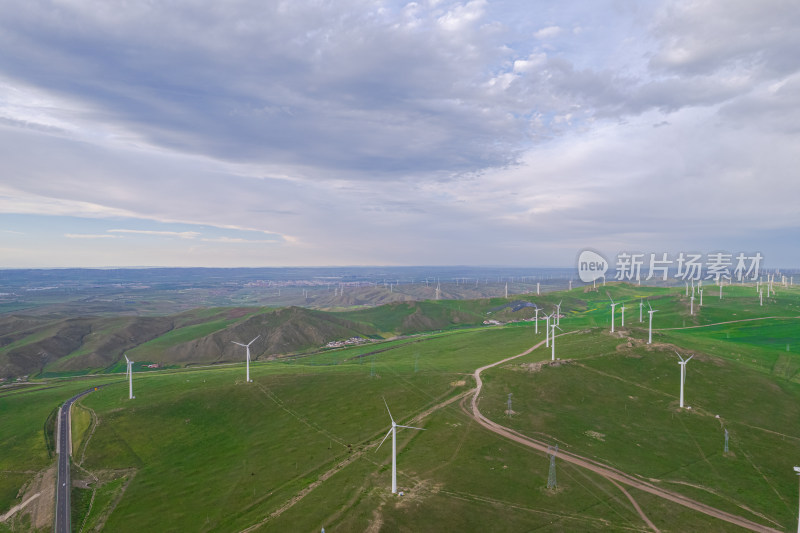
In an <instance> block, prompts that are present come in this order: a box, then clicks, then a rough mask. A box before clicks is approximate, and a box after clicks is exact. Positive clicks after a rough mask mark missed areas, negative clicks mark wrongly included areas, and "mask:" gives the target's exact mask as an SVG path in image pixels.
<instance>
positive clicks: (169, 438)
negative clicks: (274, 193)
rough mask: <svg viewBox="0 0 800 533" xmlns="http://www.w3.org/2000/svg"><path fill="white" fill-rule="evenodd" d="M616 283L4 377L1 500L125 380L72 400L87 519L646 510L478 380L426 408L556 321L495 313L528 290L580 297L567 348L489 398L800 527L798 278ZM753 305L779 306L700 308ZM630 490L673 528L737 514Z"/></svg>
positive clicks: (143, 524)
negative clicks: (67, 412)
mask: <svg viewBox="0 0 800 533" xmlns="http://www.w3.org/2000/svg"><path fill="white" fill-rule="evenodd" d="M598 289H599V290H598V291H591V290H586V289H583V288H576V289H574V290H572V291H563V292H559V293H550V294H547V295H542V296H535V295H522V296H519V297H514V298H509V299H508V300H507V299H504V298H497V299H485V300H475V301H458V302H451V301H439V302H426V303H422V304H417V303H414V304H408V303H395V304H391V305H390V306H385V307H386V308H374V309H365V310H359V311H348V312H346V313H341V314H339V317H340V319H341V320H342V321H346V323H362V324H366V325H370V326H372V327H373V328H374V329H375V330H376V331H380V332H383V333H388V332H394V333H396V332H398V331H402V332H404V333H406V334H408V333H414V332H421V331H422V329H415V328H422V327H423V325H424V324H425V323H427V324H428V326H431V329H435V330H439V329H446V331H437V332H435V333H433V334H422V335H414V336H408V337H403V338H398V339H394V340H389V341H385V342H375V343H368V344H364V345H359V346H354V347H349V348H342V349H335V350H322V351H316V352H314V353H311V354H308V355H303V356H294V357H291V358H278V359H275V360H269V361H264V360H262V361H256V362H254V363H253V364H252V365H251V377H252V378H253V379H254V382H253V383H249V384H248V383H245V382H244V369H243V364H241V363H238V364H234V365H227V366H214V367H208V368H189V369H174V370H167V371H159V372H148V373H136V374H135V376H134V390H135V394H136V399H135V400H128V399H127V384H126V383H125V382H124V381H123V380H121V379H120V377H119V376H108V377H102V376H97V377H93V378H91V379H92V380H94V381H87V380H77V381H76V380H59V381H51V382H49V383H48V384H47V385H42V386H37V387H30V388H28V389H16V390H14V391H10V392H6V393H2V392H0V418H2V420H3V424H0V449H2V450H3V453H2V454H0V512H4V511H5V509H8V508H9V507H11V506H12V505H14V504H15V503H19V497H20V495H18V491H19V488H20V487H21V486H22V485H23V484H24V483H25V482H26V480H27V479H28V478H29V477H30V474H12V472H35V471H39V470H41V469H43V468H45V467H47V465H48V464H50V463H51V461H52V460H53V459H52V458H51V456H50V454H49V453H48V450H47V445H46V441H45V438H44V430H43V425H44V424H45V421H46V420H47V418H48V415H49V414H50V413H51V412H52V410H53V408H54V407H57V406H58V405H59V404H60V403H61V402H63V400H65V399H66V398H68V397H69V396H71V395H72V394H74V392H77V391H80V390H85V389H86V388H87V385H88V384H92V385H93V384H95V381H96V382H97V383H101V382H102V381H103V380H107V383H108V385H107V386H106V387H103V388H101V389H100V390H98V391H96V392H93V393H91V394H89V395H88V396H85V397H84V398H82V399H81V400H80V402H79V404H80V405H81V406H83V408H86V409H91V410H93V411H94V412H95V413H96V415H97V417H98V419H99V420H100V423H99V424H98V425H97V426H96V427H95V428H94V432H93V433H92V434H91V438H90V439H88V441H87V440H86V438H85V436H86V435H88V433H89V432H88V431H86V428H89V426H90V419H87V418H86V417H85V416H83V415H82V414H80V415H78V416H77V417H74V418H73V424H74V425H75V426H74V427H75V429H74V430H73V432H74V435H75V433H80V434H81V435H82V436H81V437H78V436H75V437H74V438H76V439H80V440H81V441H82V442H83V443H84V444H85V455H83V463H82V465H81V466H82V468H83V469H85V470H86V471H88V472H90V473H93V475H95V477H97V481H96V482H93V483H92V484H91V486H90V487H91V489H90V491H94V500H93V503H92V505H91V508H89V507H88V504H87V505H85V506H84V508H83V509H84V510H83V513H82V514H83V516H78V517H76V520H75V521H76V522H80V523H83V522H84V521H85V524H86V530H88V529H89V528H93V527H98V526H102V527H103V528H104V529H105V530H108V531H143V530H147V529H150V530H164V529H165V528H166V529H172V530H183V531H242V530H244V529H246V528H248V527H250V526H257V527H256V529H255V530H257V531H312V530H317V531H318V530H319V528H321V527H323V526H324V527H325V529H326V531H363V530H367V529H368V528H369V527H370V525H372V526H373V527H376V526H379V527H376V529H374V530H375V531H443V530H454V531H455V530H461V531H530V530H537V531H643V530H646V526H645V523H644V522H643V521H642V519H641V518H640V516H639V515H638V513H637V512H636V511H635V509H634V508H633V506H632V505H631V503H630V502H629V500H628V499H627V497H626V496H625V495H624V494H623V493H622V492H621V491H620V490H619V489H618V488H617V487H615V486H614V485H613V484H612V483H610V482H609V481H608V480H607V479H606V478H603V477H602V476H600V475H597V474H594V473H591V472H589V471H586V470H583V469H581V468H578V467H576V466H572V465H570V464H569V463H566V462H563V461H557V473H558V490H555V491H550V490H547V489H546V484H547V478H548V473H549V460H548V458H547V457H546V456H545V455H544V454H542V453H540V452H536V451H533V450H531V449H530V448H527V447H525V446H522V445H520V444H516V443H513V442H511V441H508V440H506V439H504V438H502V437H499V436H497V435H495V434H493V433H491V432H489V431H488V430H486V429H484V428H482V427H481V426H479V425H478V424H477V423H476V422H474V421H473V419H472V418H471V417H470V416H469V415H468V413H466V412H465V411H464V410H463V409H462V408H461V407H460V405H459V401H455V402H452V403H449V404H448V405H446V406H444V407H441V408H437V409H435V410H433V411H431V412H430V413H429V414H428V415H427V416H425V417H424V418H422V419H420V420H414V417H415V416H416V415H419V414H420V413H423V412H426V411H428V410H430V409H432V408H434V407H436V406H439V405H440V404H441V403H442V402H445V401H446V400H448V399H450V398H453V397H454V396H456V395H459V394H461V393H463V392H466V391H468V390H469V389H470V388H471V387H473V386H474V381H473V378H472V372H473V371H474V370H475V369H476V368H478V367H480V366H483V365H485V364H489V363H492V362H495V361H498V360H500V359H503V358H505V357H508V356H511V355H515V354H518V353H521V352H522V351H524V350H526V349H527V348H529V347H531V346H532V345H534V344H535V343H537V342H538V341H540V340H543V339H544V323H543V322H542V323H540V325H539V334H538V336H537V335H535V334H534V325H533V323H531V322H520V323H517V324H509V325H507V326H503V327H483V326H479V325H478V324H480V323H481V322H482V321H483V320H484V319H485V318H486V317H493V318H496V319H497V320H501V321H506V320H517V319H519V318H528V317H530V316H533V309H532V308H523V309H521V310H520V311H517V312H512V311H510V310H509V309H497V308H498V307H500V306H501V305H503V304H505V303H508V302H509V301H510V300H514V299H524V300H527V301H531V302H534V303H536V304H537V305H538V306H539V307H541V308H543V309H544V310H545V311H546V312H548V313H549V312H551V311H552V309H553V306H554V305H555V304H557V303H559V302H562V314H563V315H564V316H563V318H562V319H561V325H560V327H561V328H562V330H563V331H564V332H566V333H568V334H566V335H563V336H560V337H558V339H557V340H556V357H558V358H559V359H561V360H562V361H560V362H559V363H560V364H558V365H552V366H551V365H540V366H538V367H535V368H532V367H531V365H533V364H534V363H539V362H542V361H549V359H550V353H551V352H550V349H549V348H544V347H541V348H539V349H537V350H535V351H533V352H532V353H530V354H529V355H526V356H524V357H521V358H519V359H516V360H514V361H511V362H508V363H505V364H503V365H500V366H498V367H495V368H492V369H490V370H487V371H486V372H484V374H483V380H484V390H483V393H482V395H481V400H480V407H481V410H482V412H483V413H484V414H485V415H486V416H487V417H488V418H490V419H492V420H495V421H497V422H499V423H501V424H503V425H506V426H508V427H510V428H513V429H515V430H517V431H519V432H521V433H523V434H525V435H528V436H530V437H533V438H536V439H539V440H542V441H544V442H547V443H550V444H556V443H557V444H558V445H559V447H560V449H562V450H567V451H569V452H572V453H576V454H579V455H583V456H586V457H588V458H591V459H594V460H596V461H598V462H601V463H603V464H606V465H609V466H611V467H614V468H618V469H620V470H622V471H624V472H627V473H629V474H632V475H635V476H639V477H641V478H642V479H647V480H650V481H652V482H653V483H654V484H657V485H659V486H661V487H663V488H665V489H668V490H672V491H676V492H679V493H681V494H684V495H686V496H690V497H692V498H695V499H697V500H698V501H700V502H703V503H706V504H708V505H711V506H714V507H717V508H719V509H722V510H725V511H728V512H731V513H734V514H737V515H740V516H743V517H746V518H748V519H750V520H753V521H756V522H759V523H763V524H765V525H768V526H771V527H775V528H777V529H784V530H791V529H792V528H793V527H795V526H796V520H797V515H796V504H797V479H796V476H794V475H793V472H792V471H791V467H792V466H794V465H796V464H798V463H800V451H798V450H800V429H798V425H797V422H798V420H800V382H799V381H798V369H800V354H798V351H797V349H796V346H800V320H798V319H795V318H794V317H797V316H798V315H800V307H798V306H800V291H796V290H792V289H783V290H781V289H780V288H777V287H776V291H777V292H778V294H777V295H776V297H774V298H770V299H769V300H766V299H765V305H764V306H763V307H762V306H759V305H758V300H757V296H756V297H754V296H753V295H754V294H755V291H754V289H753V288H752V287H738V286H731V287H728V286H726V287H724V295H725V297H724V298H723V299H722V300H719V298H718V293H715V292H714V288H712V287H708V288H707V289H706V290H708V292H707V293H705V294H704V306H703V307H702V308H700V309H698V308H697V306H696V309H695V314H694V315H690V314H689V309H688V301H687V299H686V297H685V295H684V292H683V289H682V288H681V289H680V290H676V289H667V288H652V287H638V286H634V285H628V284H610V283H609V284H608V285H607V286H606V287H598ZM606 291H608V292H609V293H610V294H611V296H612V297H613V298H614V300H615V301H617V302H624V303H625V306H626V315H625V318H626V327H625V328H621V322H620V312H621V311H620V307H619V306H618V307H617V315H616V329H617V331H616V332H615V334H613V335H612V334H611V333H610V331H609V329H610V308H609V305H608V304H609V302H608V296H607V294H606ZM712 294H716V295H717V296H712ZM640 299H645V301H649V302H650V304H651V305H652V306H653V308H654V309H657V310H658V312H657V313H656V314H655V315H654V328H655V330H656V331H654V344H652V345H647V344H646V340H647V329H646V326H647V314H646V313H645V315H644V320H645V321H644V323H640V322H639V320H638V318H639V316H638V315H639V309H638V305H639V301H640ZM695 304H698V301H695ZM420 309H421V310H422V311H420ZM646 309H647V304H646V303H645V310H646ZM246 313H247V315H248V317H250V319H252V318H253V317H257V316H258V313H257V312H255V311H254V312H252V313H251V312H250V311H247V312H246ZM415 314H416V316H415ZM540 316H541V312H540ZM409 317H413V318H409ZM765 317H780V318H765ZM454 318H457V319H458V320H459V321H460V322H459V324H458V326H457V327H455V328H454V327H453V319H454ZM753 318H757V319H760V318H765V319H764V320H754V321H748V322H732V323H730V324H722V325H713V326H707V327H693V328H691V327H689V326H706V325H708V324H714V323H717V322H728V321H737V320H748V319H753ZM237 319H238V317H229V316H226V315H225V314H224V313H221V312H219V311H213V312H208V314H205V315H204V314H203V313H201V312H198V313H197V314H196V315H194V316H192V317H190V318H189V317H188V315H187V319H186V321H185V322H184V323H182V324H181V327H179V328H176V329H173V330H172V331H171V332H170V333H168V334H166V335H164V336H161V337H158V338H156V339H154V340H152V341H150V342H148V343H145V344H142V345H141V346H140V347H139V348H136V350H141V352H139V353H138V357H140V358H141V359H145V358H146V356H145V354H152V357H151V359H152V360H158V359H157V356H158V352H159V350H164V349H167V348H168V347H170V346H175V345H176V344H180V343H184V342H187V340H192V339H196V338H198V337H200V336H205V335H208V334H209V333H211V334H213V333H214V332H219V331H223V330H226V329H229V328H231V327H233V326H234V325H235V324H237V323H239V322H237ZM246 320H247V319H245V322H246ZM426 321H427V322H426ZM337 323H345V322H337ZM398 324H399V325H400V326H398ZM440 324H445V325H448V326H447V327H446V328H445V327H442V328H440V327H438V326H439V325H440ZM404 328H405V329H404ZM671 328H681V329H671ZM683 328H686V329H683ZM246 333H248V334H249V333H250V332H249V331H248V332H246ZM159 343H160V344H159ZM787 346H788V348H787ZM673 349H678V350H680V351H681V353H684V354H686V353H692V354H695V357H694V358H693V359H692V361H691V362H690V363H689V365H688V366H687V380H686V402H687V405H689V406H691V407H692V409H690V410H688V409H683V410H682V409H679V408H678V392H679V366H678V364H677V361H678V358H677V356H676V355H675V353H674V351H673ZM509 393H513V397H512V401H513V410H514V413H512V414H511V416H509V415H508V414H507V413H506V408H507V406H506V401H507V398H508V394H509ZM382 398H385V400H386V402H387V403H388V405H389V407H390V409H391V411H392V415H393V416H394V418H395V420H396V421H397V422H398V423H399V424H410V425H414V426H418V427H421V428H423V429H424V430H425V431H415V430H410V429H402V430H399V432H398V483H399V486H400V490H402V491H404V492H405V495H404V496H402V497H401V496H393V495H391V494H390V493H389V484H390V475H391V470H390V468H391V467H390V457H391V443H390V442H388V441H387V442H385V443H384V444H383V446H382V447H381V448H380V449H379V450H377V451H376V450H375V448H376V446H377V444H378V443H379V442H380V441H381V439H382V438H383V437H384V435H385V433H386V431H387V429H388V428H389V418H388V414H387V413H386V408H385V406H384V403H383V399H382ZM80 409H81V407H79V408H78V410H80ZM78 412H81V413H88V411H78ZM717 415H719V418H717ZM724 429H728V431H729V433H730V452H728V453H727V454H726V453H723V443H724ZM4 472H8V473H4ZM26 475H27V476H28V478H26ZM628 491H629V492H630V494H631V495H632V496H633V497H634V498H635V499H636V501H637V502H638V503H639V505H640V506H641V507H642V509H643V510H644V512H645V513H646V514H647V515H648V517H649V518H650V519H651V520H652V521H653V522H654V523H655V524H656V526H657V527H659V529H661V530H662V531H698V530H703V531H735V530H737V529H738V528H736V527H735V526H732V525H730V524H727V523H725V522H721V521H719V520H716V519H712V518H710V517H708V516H706V515H703V514H701V513H699V512H695V511H691V510H689V509H687V508H684V507H682V506H680V505H677V504H674V503H670V502H667V501H665V500H662V499H660V498H657V497H656V496H653V495H650V494H647V493H644V492H641V491H637V490H636V489H632V488H629V489H628ZM84 496H86V497H87V498H88V499H89V500H90V499H91V496H90V495H89V492H87V493H85V494H84ZM84 499H86V498H84ZM78 514H79V515H80V514H81V513H78Z"/></svg>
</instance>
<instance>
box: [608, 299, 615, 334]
mask: <svg viewBox="0 0 800 533" xmlns="http://www.w3.org/2000/svg"><path fill="white" fill-rule="evenodd" d="M606 294H608V299H609V300H611V333H614V309H615V308H616V307H617V304H616V302H614V299H613V298H612V297H611V294H609V292H608V291H606Z"/></svg>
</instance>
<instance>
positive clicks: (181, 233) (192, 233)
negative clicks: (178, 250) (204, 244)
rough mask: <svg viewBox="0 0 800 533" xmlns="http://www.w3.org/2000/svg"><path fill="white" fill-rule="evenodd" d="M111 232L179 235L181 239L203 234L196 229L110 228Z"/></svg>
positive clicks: (193, 237) (166, 235) (165, 235)
mask: <svg viewBox="0 0 800 533" xmlns="http://www.w3.org/2000/svg"><path fill="white" fill-rule="evenodd" d="M108 232H109V233H122V234H127V235H152V236H156V237H178V238H181V239H195V238H197V237H199V236H200V235H201V233H198V232H196V231H157V230H140V229H110V230H108Z"/></svg>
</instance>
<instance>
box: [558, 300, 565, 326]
mask: <svg viewBox="0 0 800 533" xmlns="http://www.w3.org/2000/svg"><path fill="white" fill-rule="evenodd" d="M563 301H564V300H561V302H558V305H557V306H556V325H559V326H560V325H561V303H562V302H563Z"/></svg>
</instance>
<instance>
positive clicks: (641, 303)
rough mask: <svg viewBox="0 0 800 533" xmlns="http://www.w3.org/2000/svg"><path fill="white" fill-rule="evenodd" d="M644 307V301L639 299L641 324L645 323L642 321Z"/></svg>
mask: <svg viewBox="0 0 800 533" xmlns="http://www.w3.org/2000/svg"><path fill="white" fill-rule="evenodd" d="M643 307H644V301H643V300H641V299H639V322H644V320H642V308H643Z"/></svg>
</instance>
